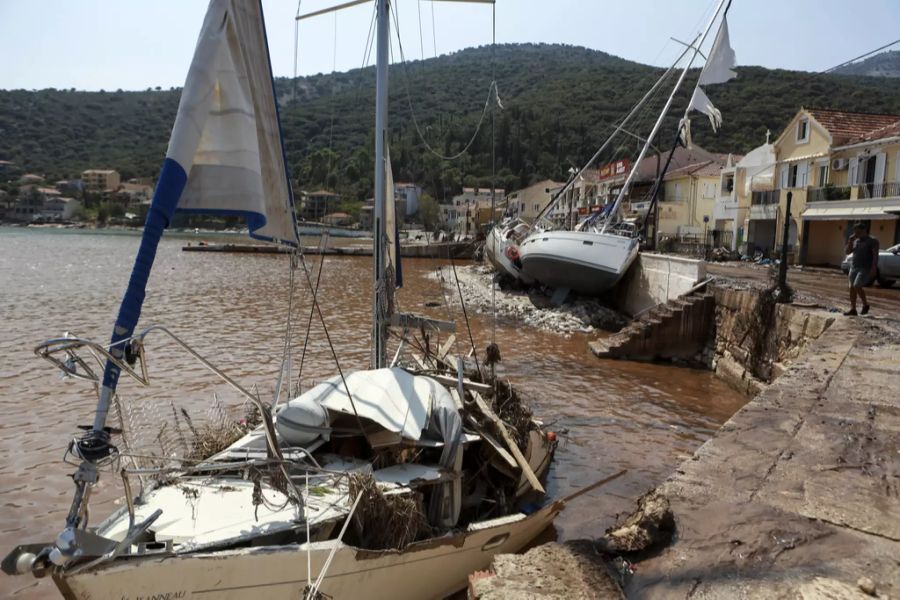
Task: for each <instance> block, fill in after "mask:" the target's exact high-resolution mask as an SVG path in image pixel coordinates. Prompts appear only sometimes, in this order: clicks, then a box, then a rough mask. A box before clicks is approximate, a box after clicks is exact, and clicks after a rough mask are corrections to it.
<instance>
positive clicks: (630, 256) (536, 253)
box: [518, 0, 735, 296]
mask: <svg viewBox="0 0 900 600" xmlns="http://www.w3.org/2000/svg"><path fill="white" fill-rule="evenodd" d="M729 7H730V0H721V1H720V2H719V4H718V6H717V8H716V11H715V12H714V13H713V16H712V18H711V19H710V21H709V23H708V24H707V26H706V29H705V30H704V31H703V33H702V34H700V35H698V36H697V38H696V39H695V40H694V42H693V43H692V44H690V45H688V46H687V48H686V49H685V50H684V52H682V55H681V56H679V58H678V60H676V62H675V64H673V65H672V67H670V68H669V70H667V71H666V72H665V73H664V74H663V75H662V77H660V78H659V80H657V82H656V83H655V84H654V86H653V87H652V88H651V90H650V91H648V92H647V93H646V94H645V95H644V97H643V98H642V99H641V101H640V102H638V104H637V105H636V106H635V107H634V109H632V111H631V112H630V113H629V115H628V116H627V117H626V118H625V119H623V120H622V122H621V123H620V124H619V125H618V126H617V127H616V130H615V131H614V132H613V134H612V135H611V136H610V137H609V138H608V139H607V140H606V142H604V144H603V145H602V146H601V147H600V149H599V150H598V151H597V152H596V153H595V154H594V156H593V157H592V158H591V160H590V161H588V163H587V165H585V167H583V168H582V169H581V171H579V172H578V173H577V174H576V176H575V177H573V178H571V179H570V180H569V182H568V183H567V184H566V186H564V187H563V189H561V190H560V191H559V193H558V194H557V196H556V198H557V199H559V198H562V197H564V194H565V192H566V191H567V190H568V189H569V188H570V187H571V186H572V185H573V183H574V181H576V179H577V178H578V177H579V176H580V175H581V173H583V172H584V171H585V170H586V169H587V168H588V167H589V166H590V165H591V164H593V163H594V162H595V161H596V159H597V158H598V157H599V156H600V153H601V152H602V151H604V150H605V149H606V148H607V147H608V145H609V144H610V142H611V141H612V140H613V139H614V138H615V137H616V136H617V135H618V134H619V133H620V132H621V131H622V130H623V128H624V126H625V125H626V124H627V122H628V120H629V119H630V118H631V117H632V116H633V115H634V114H636V112H637V110H638V109H639V108H640V107H641V106H642V105H643V104H644V103H645V102H646V100H647V99H648V98H649V97H650V96H651V95H652V93H653V92H655V90H656V88H657V87H658V86H659V85H661V83H662V82H663V81H664V80H665V79H666V78H667V77H668V75H669V74H670V73H671V72H672V70H673V69H674V68H675V65H677V64H678V62H680V61H681V59H682V58H683V57H684V56H685V54H686V53H687V54H690V59H689V60H688V61H687V62H686V63H685V65H684V67H683V69H682V71H681V74H680V76H679V77H678V80H677V82H676V83H675V85H674V87H673V88H672V91H671V92H670V94H669V96H668V99H667V100H666V103H665V105H664V106H663V108H662V110H661V112H660V114H659V116H658V117H657V119H656V122H655V124H654V125H653V129H652V131H651V132H650V134H649V135H648V136H647V138H646V139H645V140H644V144H643V147H642V148H641V151H640V153H639V154H638V157H637V159H636V160H635V161H634V162H633V163H632V164H633V165H635V166H634V168H632V169H631V170H630V171H629V173H628V176H627V177H626V179H625V182H624V184H623V185H622V188H621V189H620V190H619V193H618V195H617V197H616V199H615V202H614V204H613V205H612V206H611V207H609V208H608V210H603V211H599V212H597V213H594V214H593V215H590V216H589V217H587V218H586V219H584V220H583V221H582V222H580V223H579V224H578V225H577V226H576V227H575V228H574V229H572V230H564V229H559V228H556V227H553V226H552V225H546V224H545V223H546V221H543V220H542V219H541V217H542V216H543V215H545V214H547V213H548V212H549V211H550V210H552V208H553V205H554V202H551V203H550V205H548V207H546V208H545V209H544V211H542V213H541V215H539V217H538V219H536V220H535V226H534V227H533V228H532V231H531V232H530V233H529V235H528V236H527V237H526V238H525V239H524V240H523V241H522V243H521V244H520V245H519V249H518V251H519V258H520V260H521V264H522V267H521V270H522V273H524V274H525V275H526V276H527V277H530V278H532V279H534V280H536V281H538V282H539V283H541V284H543V285H546V286H549V287H552V288H556V289H567V290H571V291H574V292H577V293H579V294H582V295H586V296H599V295H601V294H603V293H605V292H607V291H609V290H611V289H612V288H613V287H615V286H616V284H618V283H619V281H621V279H622V277H623V276H624V275H625V273H626V272H627V271H628V269H629V268H630V267H631V265H632V264H634V261H635V259H636V258H637V256H638V253H639V251H640V234H641V229H640V228H638V227H636V226H635V224H634V223H631V222H629V221H627V220H625V219H624V218H623V215H622V202H623V199H624V198H625V197H626V196H627V195H628V193H629V190H630V189H631V185H632V183H633V180H634V176H635V174H636V173H637V172H638V168H637V166H638V165H640V164H641V162H642V161H643V160H644V158H645V157H646V155H647V151H648V149H649V148H650V147H651V145H652V144H653V141H654V140H655V139H656V136H657V134H658V133H659V131H660V128H661V127H662V124H663V120H664V119H665V117H666V114H667V113H668V112H669V109H670V108H671V106H672V103H673V101H674V99H675V96H676V94H677V93H678V90H679V89H680V88H681V85H682V83H683V81H684V79H685V76H686V75H687V73H688V71H689V70H690V68H691V66H692V65H693V63H694V61H695V59H696V58H697V56H698V55H699V54H700V48H701V46H702V45H703V43H704V41H705V40H706V38H707V36H708V34H709V32H710V31H711V29H712V27H713V25H714V23H715V21H716V20H717V19H718V17H719V14H720V13H721V14H722V20H721V24H720V27H719V31H718V34H717V36H716V39H715V41H714V43H713V46H712V49H711V50H710V54H709V58H708V60H707V61H706V64H705V65H704V69H703V70H702V71H701V75H700V78H699V79H698V82H697V85H696V86H695V88H694V93H693V95H692V97H691V101H690V102H689V104H688V107H687V109H686V110H685V116H684V118H683V119H682V120H681V122H680V123H679V127H678V134H677V135H676V140H678V139H681V138H682V137H687V138H688V139H689V129H688V128H689V123H690V122H689V120H688V118H687V115H688V112H689V111H691V110H699V111H701V112H704V113H706V114H707V115H708V116H709V117H710V121H711V122H712V123H713V127H714V128H715V127H716V125H717V122H718V121H720V120H721V114H720V113H719V112H718V111H717V110H716V109H715V107H714V106H712V103H711V102H710V101H709V99H708V98H707V97H706V95H705V94H704V93H703V90H702V88H701V87H700V86H701V84H708V83H722V82H724V81H727V80H728V79H730V78H731V77H734V76H735V73H734V72H733V71H731V67H733V66H734V52H733V51H732V50H731V47H730V45H729V42H728V28H727V22H726V20H725V16H726V14H727V12H728V8H729ZM723 8H724V11H723ZM668 160H671V153H670V155H669V159H668ZM668 164H669V163H668V161H667V162H666V168H667V167H668ZM666 168H664V169H662V171H661V172H660V173H659V175H658V177H657V179H656V182H655V184H654V188H653V192H652V200H651V203H653V202H655V199H656V194H657V192H658V190H659V186H660V184H661V182H662V178H663V177H664V176H665V173H666Z"/></svg>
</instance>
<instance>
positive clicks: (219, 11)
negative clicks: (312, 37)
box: [91, 0, 298, 447]
mask: <svg viewBox="0 0 900 600" xmlns="http://www.w3.org/2000/svg"><path fill="white" fill-rule="evenodd" d="M176 208H177V209H181V210H184V211H188V212H193V213H213V214H219V215H235V216H243V217H244V218H246V220H247V225H248V228H249V230H250V235H251V236H253V237H254V238H257V239H262V240H267V241H272V242H280V243H284V244H288V245H294V246H296V245H297V244H298V238H297V230H296V226H295V217H294V211H293V198H292V194H291V187H290V182H289V179H288V175H287V169H286V167H285V159H284V153H283V148H282V141H281V127H280V124H279V117H278V107H277V105H276V100H275V89H274V85H273V79H272V69H271V65H270V62H269V51H268V46H267V42H266V30H265V24H264V21H263V14H262V6H261V3H260V2H259V1H258V0H256V1H244V0H211V2H210V4H209V8H208V9H207V13H206V18H205V20H204V23H203V28H202V30H201V32H200V38H199V39H198V41H197V47H196V49H195V50H194V58H193V61H192V62H191V66H190V70H189V71H188V75H187V81H186V82H185V86H184V90H183V91H182V94H181V101H180V103H179V106H178V113H177V115H176V117H175V125H174V127H173V130H172V136H171V139H170V141H169V148H168V150H167V152H166V158H165V161H164V162H163V167H162V171H161V173H160V176H159V182H158V183H157V186H156V191H155V193H154V196H153V201H152V202H151V205H150V210H149V213H148V215H147V221H146V223H145V225H144V232H143V236H142V238H141V245H140V248H139V249H138V254H137V257H136V258H135V264H134V269H133V270H132V273H131V278H130V280H129V282H128V288H127V289H126V291H125V296H124V298H123V299H122V304H121V306H120V308H119V315H118V317H117V319H116V324H115V328H114V330H113V336H112V341H111V342H110V351H111V353H112V354H113V356H115V357H117V358H119V359H120V360H121V359H122V358H123V357H125V356H126V355H127V352H126V348H125V347H124V345H123V341H124V340H127V339H128V338H130V337H131V336H132V335H133V333H134V330H135V327H136V326H137V323H138V319H139V318H140V314H141V307H142V305H143V302H144V294H145V289H146V285H147V279H148V278H149V276H150V269H151V267H152V266H153V260H154V258H155V256H156V249H157V246H158V245H159V240H160V238H161V237H162V233H163V231H164V230H165V229H166V227H168V226H169V222H170V221H171V219H172V216H173V214H174V212H175V210H176ZM119 371H120V369H119V367H118V366H117V365H116V364H115V363H114V362H112V361H110V362H108V363H107V365H106V369H105V371H104V375H103V388H102V391H101V398H100V403H99V404H98V406H97V414H96V416H95V419H94V427H93V431H92V432H91V433H92V434H93V436H94V440H95V441H98V443H97V446H98V447H100V446H104V444H103V442H102V438H104V437H105V436H104V433H103V432H104V429H103V428H104V424H105V421H106V414H107V411H108V409H109V404H110V400H111V397H112V394H113V392H114V391H115V388H116V384H117V382H118V378H119Z"/></svg>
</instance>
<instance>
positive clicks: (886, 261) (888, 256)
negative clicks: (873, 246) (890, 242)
mask: <svg viewBox="0 0 900 600" xmlns="http://www.w3.org/2000/svg"><path fill="white" fill-rule="evenodd" d="M852 259H853V255H852V254H848V255H847V258H845V259H844V262H842V263H841V270H842V271H843V272H844V273H849V272H850V262H851V260H852ZM875 281H877V282H878V285H880V286H881V287H883V288H889V287H891V286H892V285H894V283H896V282H897V281H900V244H897V245H896V246H891V247H890V248H888V249H887V250H882V251H880V252H879V253H878V270H877V272H876V274H875ZM869 285H871V283H870V284H869Z"/></svg>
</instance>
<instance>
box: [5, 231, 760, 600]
mask: <svg viewBox="0 0 900 600" xmlns="http://www.w3.org/2000/svg"><path fill="white" fill-rule="evenodd" d="M333 242H334V243H339V244H340V243H354V244H355V243H360V242H359V241H358V240H354V241H352V242H351V241H345V240H336V239H333ZM184 243H185V238H183V237H182V238H179V237H177V236H174V235H169V234H167V236H166V237H165V238H164V239H163V241H162V244H161V246H160V249H159V253H158V255H157V259H156V264H155V266H154V269H153V274H152V276H151V278H150V283H149V286H148V293H147V299H146V302H145V304H144V311H143V315H142V317H141V324H142V325H149V324H153V323H161V324H166V325H167V326H169V327H170V328H171V329H172V330H173V331H174V332H176V333H177V334H179V335H182V336H183V337H184V338H185V339H186V340H187V341H188V342H189V343H191V344H192V345H193V346H194V347H195V348H197V349H198V350H200V351H201V352H202V353H203V354H204V355H205V356H207V357H208V358H210V359H212V360H213V362H215V363H216V364H218V365H219V366H221V367H222V368H223V369H225V371H226V372H228V373H229V374H231V375H232V376H234V377H236V378H237V379H238V380H239V381H241V382H242V383H244V384H245V385H247V386H250V387H253V386H256V387H257V388H258V389H259V391H260V394H262V395H263V396H264V397H265V396H266V395H271V393H272V390H273V389H274V382H275V376H276V375H275V374H276V371H277V369H278V366H279V364H280V360H281V352H282V343H283V332H284V326H283V325H284V320H285V316H286V312H287V306H286V300H287V275H288V270H287V262H286V261H287V259H286V258H285V257H282V256H261V255H242V254H215V253H210V254H205V253H189V252H182V251H181V247H182V245H184ZM305 243H308V244H312V245H315V244H316V243H317V240H305ZM137 245H138V238H137V237H136V235H134V234H113V233H95V232H83V231H72V230H62V231H60V230H35V229H29V228H0V405H2V419H0V553H2V554H3V555H5V554H6V552H8V551H9V550H10V549H12V547H13V546H15V545H16V544H17V543H22V542H34V541H49V540H51V539H53V537H54V536H55V534H56V533H57V532H58V531H59V530H60V529H61V527H62V525H63V521H64V519H65V514H66V512H67V510H68V507H69V503H70V500H71V494H72V483H71V480H70V478H69V477H68V475H69V474H70V473H72V472H73V471H74V468H73V467H71V466H69V465H66V464H65V463H63V462H62V457H63V451H64V449H65V446H66V444H67V442H68V440H69V439H71V437H72V436H73V435H75V434H76V433H77V430H76V428H75V426H76V425H79V424H88V423H90V422H91V420H92V414H93V410H94V403H95V396H94V395H93V392H92V390H90V389H89V386H88V385H87V384H86V383H84V382H80V381H76V380H71V379H65V380H63V379H61V378H60V377H59V375H58V374H57V373H56V372H54V370H53V368H52V367H51V366H50V365H49V364H48V363H46V362H44V361H42V360H40V359H38V358H37V357H35V356H34V354H33V347H34V346H35V345H36V344H37V343H39V342H41V341H43V340H45V339H48V338H50V337H56V336H59V335H61V334H62V333H63V332H66V331H70V332H72V333H76V334H78V335H80V336H84V337H89V338H92V339H95V340H99V341H105V340H107V339H108V337H109V333H110V330H111V323H112V320H113V319H114V316H115V314H116V311H117V310H118V304H119V300H120V297H121V294H122V292H123V290H124V288H125V285H126V283H127V279H128V274H129V272H130V270H131V265H132V262H133V259H134V254H135V252H136V250H137ZM318 261H319V257H313V258H311V259H310V263H311V264H313V265H316V264H318ZM439 264H440V263H438V262H437V261H432V260H407V261H405V262H404V265H403V267H404V276H405V284H406V285H405V287H404V288H403V290H402V291H401V292H400V295H399V303H400V305H401V308H402V309H403V310H410V311H412V310H414V311H418V312H429V313H430V314H432V315H434V316H438V317H441V316H443V317H446V316H448V308H447V306H446V302H445V296H444V293H442V291H441V289H440V288H439V287H438V285H437V283H436V282H435V281H434V279H433V278H431V277H428V275H429V273H432V272H433V271H434V270H435V269H436V268H437V267H438V266H439ZM370 279H371V259H369V258H364V257H325V263H324V272H323V275H322V282H321V291H320V294H321V296H320V298H321V299H322V307H323V310H324V313H325V321H326V324H327V326H328V330H329V333H330V334H331V338H332V341H333V342H334V346H335V350H336V352H337V355H338V359H339V360H340V362H341V365H342V367H344V368H345V369H346V368H361V367H364V366H366V364H367V361H368V358H369V323H370V316H369V315H370V310H371V309H370V306H371V289H370V288H371V285H370ZM300 283H302V282H300ZM309 300H310V297H309V294H308V293H307V292H306V288H305V286H303V285H300V286H298V292H297V293H296V296H295V308H296V312H295V316H294V324H295V326H296V327H295V342H298V343H299V342H300V341H302V338H303V331H304V329H305V324H306V318H307V315H308V312H307V311H308V310H309V306H310V301H309ZM426 303H429V304H432V303H440V304H441V306H437V307H428V308H426V307H425V304H426ZM453 312H454V314H453V315H452V316H454V317H456V318H457V319H458V320H459V328H458V331H459V333H460V339H463V338H464V337H466V333H465V328H464V325H463V322H462V319H461V315H460V314H459V311H458V309H456V310H454V311H453ZM470 318H471V325H472V330H473V336H474V338H475V341H476V345H477V347H478V349H479V352H483V349H484V347H485V346H486V345H487V344H488V342H489V341H490V339H491V337H492V334H493V335H495V337H496V340H497V342H498V343H499V345H500V348H501V353H502V357H503V360H502V363H501V364H500V366H499V372H500V373H501V374H502V375H504V376H506V377H508V378H509V379H510V380H512V382H513V383H514V384H516V385H517V386H519V388H520V389H523V390H526V391H527V393H528V394H529V395H530V397H531V398H532V399H533V400H532V402H533V408H534V410H535V413H536V415H538V416H539V417H541V418H543V419H544V420H545V421H546V422H547V423H549V424H550V429H553V430H555V431H558V432H559V434H560V439H561V443H560V447H559V450H558V452H557V455H556V462H555V464H554V465H553V468H552V470H551V472H550V474H549V477H548V482H547V490H548V492H549V494H550V495H551V496H555V497H559V496H564V495H566V494H569V493H571V492H574V491H576V490H578V489H579V488H581V487H582V486H585V485H588V484H590V483H593V482H594V481H597V480H599V479H601V478H604V477H606V476H607V475H609V474H612V473H614V472H616V471H618V470H620V469H628V473H627V475H626V476H624V477H622V478H620V479H618V480H616V481H615V482H614V483H612V484H611V485H609V486H607V487H606V488H602V489H600V490H596V491H594V492H592V493H590V494H588V495H585V496H583V497H581V498H579V499H578V500H576V501H575V502H573V503H572V504H571V505H570V506H569V507H568V508H567V509H566V511H565V512H564V513H563V514H562V515H560V517H559V518H558V519H557V522H556V535H557V536H558V537H559V538H560V539H571V538H576V537H584V536H592V535H598V534H600V533H602V532H603V530H604V529H605V528H606V527H608V526H609V525H611V524H612V523H613V522H614V520H615V517H616V515H617V513H623V512H626V511H628V510H629V509H630V508H631V507H632V503H633V501H634V499H636V498H637V497H638V496H639V495H641V494H642V493H644V492H645V491H647V490H648V489H650V488H651V487H653V486H654V485H655V484H658V483H659V482H660V481H662V480H663V479H664V478H665V477H666V476H667V475H668V474H669V473H670V472H671V471H672V469H673V468H674V467H675V466H676V465H677V464H678V462H679V461H681V460H682V459H683V458H685V457H686V456H688V455H689V454H690V453H691V452H693V450H695V449H696V448H697V447H698V446H699V445H700V444H701V443H702V442H703V441H704V440H705V439H707V438H708V437H710V436H711V435H712V434H713V433H714V432H715V431H716V429H718V427H719V426H720V425H721V424H722V423H723V422H724V421H725V420H726V419H728V417H730V416H731V415H732V414H733V413H734V412H735V411H736V410H737V409H738V408H739V407H740V406H741V405H742V404H743V403H744V402H745V399H744V398H743V397H742V396H740V395H739V394H737V393H736V392H734V391H732V390H731V389H730V388H728V387H727V386H726V385H725V384H723V383H722V382H720V381H719V380H717V379H716V378H715V377H713V376H712V375H711V374H710V373H708V372H704V371H700V370H693V369H686V368H679V367H672V366H666V365H653V364H643V363H630V362H621V361H601V360H597V359H595V358H594V357H593V356H592V355H591V354H590V353H589V351H588V349H587V341H588V340H589V336H586V335H580V334H579V335H571V336H563V335H559V334H555V333H550V332H545V331H539V330H536V329H532V328H528V327H525V326H522V325H521V324H518V323H516V322H514V321H505V320H500V321H498V322H496V326H495V323H494V320H493V319H492V318H491V317H490V316H489V315H486V314H470ZM494 327H496V329H494ZM299 355H300V348H299V347H298V348H296V349H295V352H294V354H293V356H294V360H293V364H294V370H293V373H294V376H295V377H296V374H297V369H296V365H297V364H298V362H299ZM147 357H148V365H149V368H150V372H151V378H152V384H151V386H150V387H149V388H141V387H140V386H138V385H137V384H135V383H134V382H132V381H131V380H128V379H127V378H126V377H125V376H123V377H122V379H121V383H120V392H121V393H122V394H123V395H125V396H126V397H127V398H128V399H130V400H132V401H135V402H140V403H141V404H142V405H144V406H148V407H154V406H169V404H170V403H171V402H175V403H176V404H181V405H185V406H187V407H191V408H192V410H203V409H204V408H205V407H207V406H208V405H209V403H210V401H211V400H212V397H213V394H214V393H216V394H218V397H219V398H220V399H221V400H222V401H223V402H238V398H237V397H236V396H235V394H234V393H231V392H229V391H228V390H227V389H225V388H223V386H222V385H220V384H219V383H218V382H217V381H216V380H215V379H214V378H213V377H212V376H211V375H210V374H209V373H208V372H206V371H205V370H204V369H203V367H202V366H200V365H199V364H197V363H193V362H191V361H190V360H189V359H188V358H187V357H186V356H185V355H184V354H183V353H180V352H178V351H177V349H176V348H175V347H174V345H173V344H172V343H171V342H167V341H165V340H164V339H163V338H161V337H157V338H153V337H148V339H147ZM334 372H335V367H334V360H333V358H332V356H331V352H330V350H329V348H328V344H327V342H326V340H325V336H324V335H323V333H322V328H321V325H319V324H318V323H317V322H315V321H314V325H313V328H312V331H311V335H310V345H309V349H308V352H307V356H306V358H305V364H304V371H303V382H304V383H303V385H304V387H306V386H308V385H309V384H310V383H311V382H315V381H317V380H320V379H323V378H326V377H330V376H331V375H333V374H334ZM120 486H121V483H120V481H118V478H116V477H113V476H111V475H110V474H109V473H104V475H103V477H102V479H101V483H100V485H99V489H98V492H97V493H96V494H95V497H94V501H93V502H92V522H93V523H97V522H99V520H100V519H102V518H103V517H104V516H105V515H107V514H109V513H110V512H111V511H112V510H114V509H115V508H116V506H117V504H116V501H115V499H116V498H118V497H119V496H120V495H121V488H120ZM7 596H13V597H16V598H53V597H57V594H56V591H55V588H54V587H53V585H52V584H51V583H50V582H49V581H42V582H40V583H39V584H38V583H36V582H35V580H33V579H31V578H28V577H19V578H12V577H7V576H5V575H0V597H7Z"/></svg>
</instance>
